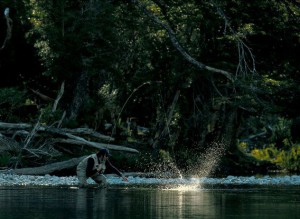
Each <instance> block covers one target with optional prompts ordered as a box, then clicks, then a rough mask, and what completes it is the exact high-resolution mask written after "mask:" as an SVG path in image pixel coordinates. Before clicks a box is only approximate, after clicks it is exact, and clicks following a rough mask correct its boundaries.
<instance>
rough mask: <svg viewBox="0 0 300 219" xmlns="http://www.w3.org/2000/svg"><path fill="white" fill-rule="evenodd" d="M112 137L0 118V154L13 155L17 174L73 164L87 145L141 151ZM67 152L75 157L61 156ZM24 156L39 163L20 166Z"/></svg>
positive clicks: (37, 173) (77, 160)
mask: <svg viewBox="0 0 300 219" xmlns="http://www.w3.org/2000/svg"><path fill="white" fill-rule="evenodd" d="M113 141H114V138H112V137H110V136H106V135H103V134H100V133H98V132H96V131H94V130H92V129H89V128H76V129H68V128H57V127H51V126H46V125H43V124H41V123H40V122H38V123H36V124H35V125H32V124H28V123H4V122H0V155H2V156H3V155H4V154H9V155H13V157H12V158H14V159H13V161H12V162H11V163H12V164H11V168H13V172H14V173H17V174H30V175H42V174H50V173H53V172H54V171H58V170H63V169H68V168H72V167H74V166H76V165H77V164H78V163H79V162H80V161H81V160H82V159H83V158H84V156H78V155H79V154H81V155H82V151H84V150H85V149H86V148H97V149H102V148H107V149H110V150H117V151H124V152H130V153H139V152H138V151H137V150H136V149H133V148H129V147H125V146H121V145H115V144H111V142H113ZM67 156H68V157H73V158H72V159H69V160H63V159H62V158H63V157H67ZM24 159H27V161H28V160H32V161H38V162H39V164H40V165H34V166H38V167H30V168H28V167H27V168H20V167H24V165H21V164H22V160H24ZM41 161H45V162H44V163H42V162H41ZM53 161H54V162H53ZM58 161H59V162H58ZM38 162H36V163H38Z"/></svg>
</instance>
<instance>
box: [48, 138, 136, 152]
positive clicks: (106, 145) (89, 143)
mask: <svg viewBox="0 0 300 219" xmlns="http://www.w3.org/2000/svg"><path fill="white" fill-rule="evenodd" d="M75 137H76V136H74V139H64V138H56V139H54V140H53V142H54V143H65V144H70V145H86V146H90V147H94V148H98V149H103V148H107V149H109V150H116V151H126V152H131V153H139V151H138V150H136V149H133V148H129V147H124V146H120V145H115V144H109V143H99V142H92V141H87V140H85V139H82V138H79V137H76V138H75Z"/></svg>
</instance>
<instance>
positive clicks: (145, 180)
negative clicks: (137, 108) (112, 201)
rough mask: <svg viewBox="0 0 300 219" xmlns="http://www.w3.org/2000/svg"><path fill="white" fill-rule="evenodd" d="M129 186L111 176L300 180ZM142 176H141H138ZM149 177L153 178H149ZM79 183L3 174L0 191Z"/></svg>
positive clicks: (297, 179) (292, 179) (297, 180)
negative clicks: (20, 187)
mask: <svg viewBox="0 0 300 219" xmlns="http://www.w3.org/2000/svg"><path fill="white" fill-rule="evenodd" d="M126 175H127V176H128V182H124V181H122V179H121V178H120V177H117V176H116V175H112V174H108V175H106V176H107V182H108V184H109V185H112V186H113V185H125V186H135V185H179V186H192V185H196V186H198V187H199V186H200V185H211V186H215V185H232V186H235V185H237V186H238V185H253V186H255V185H263V186H274V185H275V186H300V176H297V175H293V176H279V177H272V176H263V177H255V176H250V177H240V176H227V177H225V178H208V177H202V178H195V177H190V178H153V177H147V175H146V176H141V175H140V174H134V173H131V174H130V173H127V174H126ZM138 175H139V176H138ZM149 176H150V175H149ZM88 183H89V184H91V185H96V184H95V182H94V181H93V180H92V179H88ZM77 185H78V179H77V177H76V176H67V177H59V176H51V175H44V176H33V175H17V174H10V173H0V187H7V186H48V187H53V186H54V187H59V186H77Z"/></svg>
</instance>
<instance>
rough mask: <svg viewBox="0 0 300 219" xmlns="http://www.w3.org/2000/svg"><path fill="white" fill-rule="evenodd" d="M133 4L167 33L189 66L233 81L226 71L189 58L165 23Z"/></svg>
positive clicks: (136, 0)
mask: <svg viewBox="0 0 300 219" xmlns="http://www.w3.org/2000/svg"><path fill="white" fill-rule="evenodd" d="M132 2H133V3H134V4H136V5H137V6H138V7H139V8H140V9H141V10H142V11H143V12H144V13H145V14H146V15H147V16H148V17H150V18H151V19H152V20H153V21H154V22H155V23H157V24H159V25H160V26H162V27H163V28H164V29H165V30H166V31H167V32H168V35H169V37H170V40H171V42H172V44H173V46H174V47H175V48H176V49H177V50H178V51H179V52H180V54H181V55H182V56H183V57H184V58H185V59H186V60H187V61H188V62H189V63H191V64H193V65H194V66H196V67H197V68H198V69H200V70H207V71H210V72H214V73H218V74H222V75H224V76H225V77H226V78H228V79H229V80H230V81H233V78H232V74H231V73H230V72H228V71H224V70H222V69H217V68H214V67H210V66H207V65H205V64H203V63H201V62H199V61H197V60H196V59H194V58H193V57H192V56H190V55H189V54H188V53H187V52H186V51H185V50H184V48H183V47H182V46H181V45H180V43H179V41H178V40H177V38H176V34H175V32H174V31H173V29H172V28H171V27H170V25H169V24H168V23H166V22H163V21H162V20H160V19H159V18H158V17H157V16H155V15H154V14H153V13H151V12H150V11H149V10H148V9H147V8H146V6H145V5H143V4H141V3H140V2H139V1H138V0H132Z"/></svg>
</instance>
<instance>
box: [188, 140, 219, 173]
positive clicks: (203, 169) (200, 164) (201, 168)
mask: <svg viewBox="0 0 300 219" xmlns="http://www.w3.org/2000/svg"><path fill="white" fill-rule="evenodd" d="M224 152H225V145H224V144H223V143H222V142H213V143H212V144H211V145H210V147H209V148H208V149H207V150H206V152H205V153H203V154H202V155H199V157H198V159H197V162H196V163H195V164H194V165H193V166H190V167H189V168H188V171H187V175H189V176H193V177H207V176H209V175H211V174H213V173H214V171H215V169H216V167H217V166H218V165H219V162H220V160H221V158H222V156H223V155H224Z"/></svg>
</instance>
